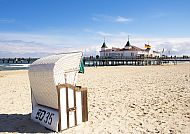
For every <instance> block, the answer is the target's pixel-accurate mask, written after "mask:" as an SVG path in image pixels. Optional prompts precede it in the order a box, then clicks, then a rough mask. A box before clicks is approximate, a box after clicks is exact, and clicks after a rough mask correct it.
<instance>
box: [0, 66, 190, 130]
mask: <svg viewBox="0 0 190 134" xmlns="http://www.w3.org/2000/svg"><path fill="white" fill-rule="evenodd" d="M77 85H81V86H85V87H88V108H89V121H88V122H86V123H83V124H81V125H79V126H76V127H73V128H70V129H68V130H66V131H62V132H61V133H65V134H70V133H78V134H83V133H85V134H89V133H95V134H99V133H100V134H112V133H113V134H118V133H124V134H126V133H134V134H137V133H140V134H141V133H171V134H173V133H183V134H187V133H190V64H189V63H187V64H178V65H176V66H174V65H164V66H117V67H116V66H114V67H97V68H95V67H91V68H85V74H79V77H78V82H77ZM30 114H31V94H30V85H29V79H28V71H27V70H21V71H0V132H1V133H5V132H8V133H12V132H16V133H53V132H52V131H50V130H47V129H45V128H44V127H42V126H40V125H39V124H38V123H35V122H33V121H32V120H30Z"/></svg>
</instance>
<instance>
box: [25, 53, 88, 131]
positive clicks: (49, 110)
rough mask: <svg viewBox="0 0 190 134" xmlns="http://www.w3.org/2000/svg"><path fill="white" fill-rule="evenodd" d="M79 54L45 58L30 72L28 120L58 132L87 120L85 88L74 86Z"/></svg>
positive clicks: (36, 63)
mask: <svg viewBox="0 0 190 134" xmlns="http://www.w3.org/2000/svg"><path fill="white" fill-rule="evenodd" d="M81 60H82V52H72V53H64V54H58V55H52V56H47V57H44V58H41V59H39V60H37V61H35V62H34V63H33V64H31V66H30V68H29V80H30V86H31V96H32V114H31V118H32V119H33V120H34V121H36V122H39V123H40V124H42V125H43V126H45V127H47V128H49V129H51V130H54V131H61V130H63V129H67V128H69V127H72V126H76V125H78V124H80V123H82V122H85V121H87V120H88V109H87V88H81V87H77V86H75V84H76V80H77V75H78V71H79V68H80V67H79V66H80V63H81Z"/></svg>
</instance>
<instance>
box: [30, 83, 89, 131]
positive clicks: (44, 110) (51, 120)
mask: <svg viewBox="0 0 190 134" xmlns="http://www.w3.org/2000/svg"><path fill="white" fill-rule="evenodd" d="M56 87H57V95H58V109H53V108H49V107H46V106H43V105H40V104H36V102H35V98H34V96H32V103H33V104H35V105H33V110H32V115H31V118H32V119H33V120H34V121H36V122H39V123H40V124H41V125H43V126H45V127H47V128H49V129H51V130H53V131H61V130H64V129H68V128H70V127H73V126H76V125H78V124H81V123H82V122H86V121H88V103H87V88H81V87H80V86H74V85H71V84H59V85H58V86H56Z"/></svg>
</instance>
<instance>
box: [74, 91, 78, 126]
mask: <svg viewBox="0 0 190 134" xmlns="http://www.w3.org/2000/svg"><path fill="white" fill-rule="evenodd" d="M74 108H75V111H74V116H75V125H77V107H76V91H75V90H74Z"/></svg>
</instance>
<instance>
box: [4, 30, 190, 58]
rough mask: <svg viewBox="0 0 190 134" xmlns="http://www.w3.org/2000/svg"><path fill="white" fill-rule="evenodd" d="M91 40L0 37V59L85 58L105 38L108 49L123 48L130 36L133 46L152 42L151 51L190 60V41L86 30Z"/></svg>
mask: <svg viewBox="0 0 190 134" xmlns="http://www.w3.org/2000/svg"><path fill="white" fill-rule="evenodd" d="M89 31H90V33H88V34H87V35H88V36H83V35H80V36H76V35H67V34H66V35H45V34H44V35H38V34H26V33H0V48H1V49H0V57H42V56H45V55H50V54H54V53H63V52H69V51H79V50H80V51H83V52H84V55H85V56H89V55H97V54H99V51H100V48H101V45H102V43H103V37H102V36H106V45H107V46H108V47H109V48H111V47H120V48H122V47H124V46H125V44H126V42H127V35H132V36H131V39H130V43H131V44H132V45H135V46H137V47H141V48H144V44H145V43H147V41H149V43H150V45H152V49H153V50H156V51H160V52H161V51H162V49H163V48H164V49H165V54H168V51H170V52H171V54H172V55H189V56H190V38H153V37H144V36H139V35H138V36H137V35H135V34H131V33H130V34H129V33H127V32H119V33H108V32H104V31H93V30H91V29H87V32H89Z"/></svg>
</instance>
